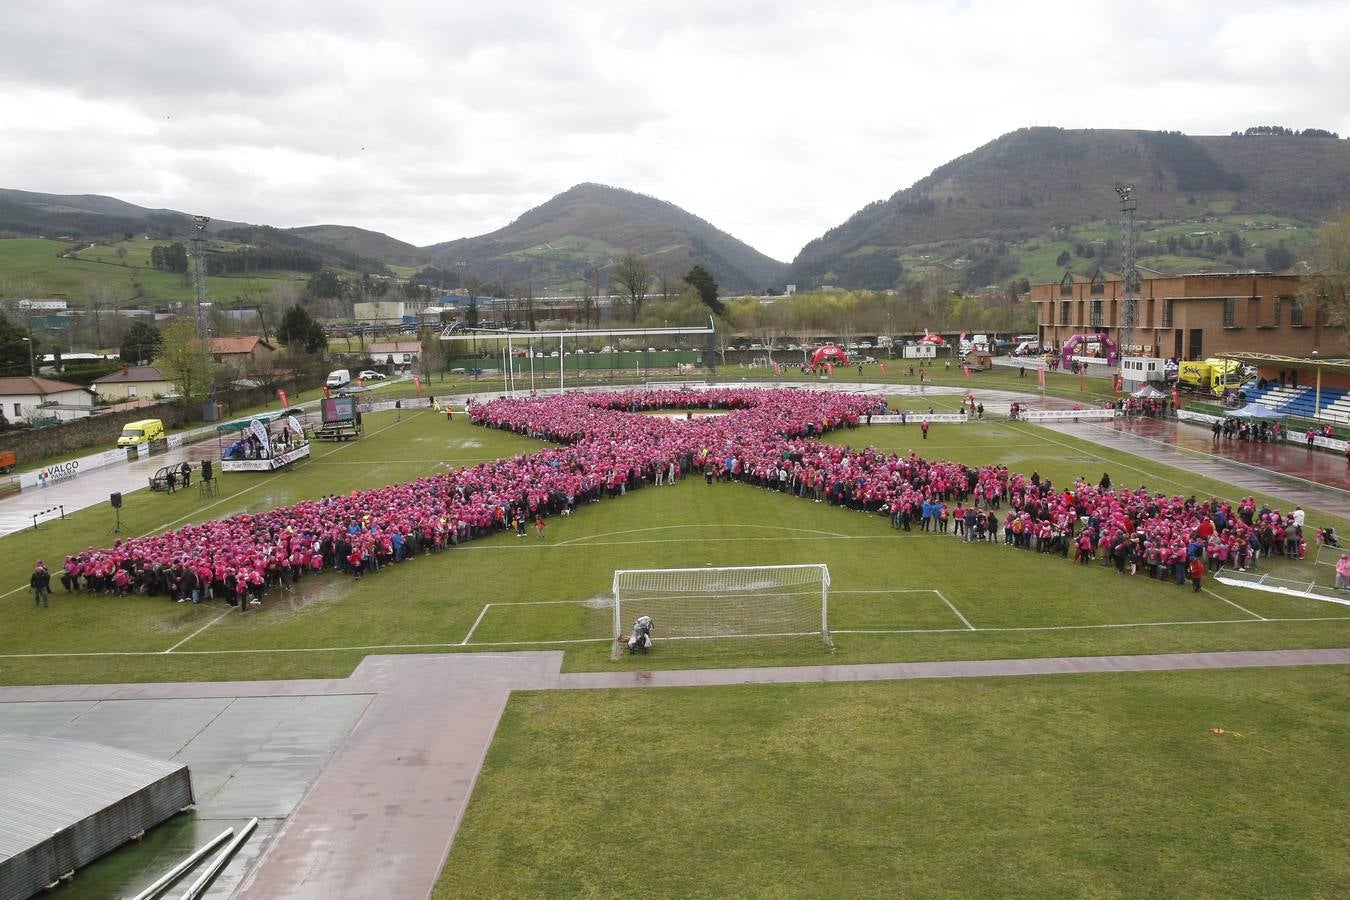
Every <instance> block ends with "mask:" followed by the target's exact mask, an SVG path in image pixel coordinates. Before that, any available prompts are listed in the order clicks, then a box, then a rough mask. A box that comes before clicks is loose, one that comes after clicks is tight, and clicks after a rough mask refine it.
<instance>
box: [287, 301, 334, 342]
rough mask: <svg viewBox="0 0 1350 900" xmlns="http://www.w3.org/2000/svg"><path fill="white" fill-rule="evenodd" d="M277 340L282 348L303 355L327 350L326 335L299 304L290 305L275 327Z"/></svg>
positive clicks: (320, 326) (321, 327) (307, 311)
mask: <svg viewBox="0 0 1350 900" xmlns="http://www.w3.org/2000/svg"><path fill="white" fill-rule="evenodd" d="M277 340H278V341H280V342H281V345H282V346H283V347H286V348H287V349H290V350H296V351H303V352H305V353H320V352H322V351H323V350H326V349H327V348H328V335H326V334H324V331H323V326H322V325H320V324H319V323H318V322H316V321H315V320H314V317H313V316H311V315H310V314H309V310H307V309H305V308H304V307H303V306H301V305H300V304H299V303H295V304H292V305H291V306H290V307H289V308H288V309H287V310H286V312H285V314H283V315H282V317H281V324H280V325H279V326H277Z"/></svg>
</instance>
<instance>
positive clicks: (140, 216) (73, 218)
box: [0, 188, 239, 240]
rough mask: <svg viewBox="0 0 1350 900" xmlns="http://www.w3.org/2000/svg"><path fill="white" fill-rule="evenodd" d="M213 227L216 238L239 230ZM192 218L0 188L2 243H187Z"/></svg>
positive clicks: (112, 201) (95, 197)
mask: <svg viewBox="0 0 1350 900" xmlns="http://www.w3.org/2000/svg"><path fill="white" fill-rule="evenodd" d="M238 224H239V223H238V222H224V221H221V222H214V221H213V222H212V223H211V225H210V227H209V230H210V231H211V232H212V233H215V232H218V231H222V230H224V229H226V228H233V227H236V226H238ZM191 231H192V216H191V215H189V214H187V213H181V212H178V211H177V210H172V209H146V208H145V207H143V206H137V205H135V204H134V203H127V202H125V201H123V200H118V199H116V198H115V197H104V196H101V195H99V194H41V193H35V192H33V191H16V190H9V189H5V188H0V238H3V237H38V236H42V237H58V236H65V237H74V238H88V239H90V240H116V239H120V238H123V237H125V236H126V235H128V234H149V235H151V236H152V237H157V238H160V237H165V238H167V237H183V236H185V235H187V234H189V233H190V232H191Z"/></svg>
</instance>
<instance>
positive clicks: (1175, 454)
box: [1042, 417, 1350, 517]
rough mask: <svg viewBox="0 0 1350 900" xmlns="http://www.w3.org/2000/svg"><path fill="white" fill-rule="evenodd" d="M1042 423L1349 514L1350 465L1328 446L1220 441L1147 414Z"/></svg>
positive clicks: (1243, 487)
mask: <svg viewBox="0 0 1350 900" xmlns="http://www.w3.org/2000/svg"><path fill="white" fill-rule="evenodd" d="M1042 427H1045V428H1048V429H1050V430H1052V431H1057V432H1060V433H1061V434H1068V435H1072V436H1073V437H1076V438H1081V439H1083V440H1086V441H1091V442H1093V443H1094V444H1099V445H1101V446H1103V447H1110V448H1113V449H1116V450H1123V451H1125V452H1127V453H1133V454H1135V455H1137V456H1142V457H1145V458H1147V459H1153V460H1157V461H1158V462H1162V463H1166V464H1167V465H1171V466H1176V467H1177V468H1179V469H1185V470H1186V471H1188V472H1194V473H1195V474H1197V475H1203V476H1204V477H1206V478H1213V479H1215V480H1216V481H1222V482H1224V483H1226V484H1231V485H1233V486H1234V487H1235V488H1237V489H1239V490H1240V491H1247V492H1260V493H1264V494H1270V495H1273V496H1276V497H1280V498H1282V499H1284V500H1286V501H1287V502H1289V503H1291V504H1293V503H1298V504H1301V505H1303V506H1309V507H1314V508H1316V509H1320V510H1323V511H1325V512H1329V513H1334V514H1336V515H1339V516H1346V517H1350V465H1347V463H1346V462H1345V460H1344V459H1342V458H1341V457H1339V456H1337V455H1335V454H1333V453H1328V452H1326V451H1325V450H1309V449H1308V448H1307V447H1305V446H1301V445H1299V444H1292V443H1284V444H1261V443H1251V442H1249V441H1236V440H1224V439H1220V440H1219V441H1218V442H1215V441H1214V439H1213V437H1212V435H1211V434H1210V432H1209V431H1208V430H1207V429H1204V428H1199V427H1197V426H1194V425H1185V424H1181V423H1178V422H1171V421H1166V420H1157V419H1149V418H1145V417H1131V418H1128V419H1126V418H1117V419H1115V420H1114V421H1112V422H1109V423H1092V422H1077V423H1074V422H1056V423H1044V424H1043V425H1042Z"/></svg>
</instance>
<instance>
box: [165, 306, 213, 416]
mask: <svg viewBox="0 0 1350 900" xmlns="http://www.w3.org/2000/svg"><path fill="white" fill-rule="evenodd" d="M155 365H156V366H158V367H159V370H160V371H161V372H163V373H164V377H165V378H167V379H168V380H170V381H172V382H173V385H174V388H175V389H176V390H177V391H178V395H179V396H180V397H182V398H183V402H184V403H186V404H187V405H189V406H191V405H194V404H199V403H201V402H203V401H204V400H206V398H207V397H209V396H211V385H212V382H213V381H214V380H215V377H216V372H217V371H218V369H219V365H218V364H217V363H216V362H215V360H213V359H212V358H211V354H210V352H209V348H208V347H207V346H206V345H205V343H204V342H203V341H202V340H200V339H198V337H197V327H196V324H195V323H194V322H193V321H192V320H191V319H187V318H180V319H177V320H175V321H174V323H173V324H172V325H170V326H169V327H168V328H166V329H164V344H163V345H162V346H161V347H160V350H159V356H157V357H155Z"/></svg>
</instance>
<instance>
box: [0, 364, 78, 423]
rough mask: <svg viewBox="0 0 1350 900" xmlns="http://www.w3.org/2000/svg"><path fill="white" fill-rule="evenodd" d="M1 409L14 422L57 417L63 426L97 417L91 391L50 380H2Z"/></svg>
mask: <svg viewBox="0 0 1350 900" xmlns="http://www.w3.org/2000/svg"><path fill="white" fill-rule="evenodd" d="M0 409H2V410H3V411H4V416H5V418H6V419H8V420H9V421H10V422H28V421H31V420H32V419H33V417H34V416H35V415H36V416H37V417H38V418H44V419H45V418H52V417H55V418H57V419H59V420H60V421H62V422H65V421H68V420H70V419H82V418H84V417H85V416H89V415H93V412H94V394H93V392H92V391H90V390H89V389H88V388H85V387H81V386H80V385H78V384H70V383H68V382H65V381H52V380H51V379H50V378H33V377H31V376H28V375H24V376H21V377H18V378H0Z"/></svg>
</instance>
